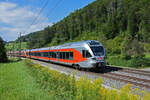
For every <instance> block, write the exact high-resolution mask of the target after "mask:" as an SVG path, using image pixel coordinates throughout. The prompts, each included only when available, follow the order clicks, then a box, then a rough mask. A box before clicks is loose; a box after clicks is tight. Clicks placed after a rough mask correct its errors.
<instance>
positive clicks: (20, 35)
mask: <svg viewBox="0 0 150 100" xmlns="http://www.w3.org/2000/svg"><path fill="white" fill-rule="evenodd" d="M19 39H20V40H19V58H20V59H21V32H20V33H19Z"/></svg>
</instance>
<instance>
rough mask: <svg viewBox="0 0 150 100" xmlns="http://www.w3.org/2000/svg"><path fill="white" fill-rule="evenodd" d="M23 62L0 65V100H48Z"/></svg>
mask: <svg viewBox="0 0 150 100" xmlns="http://www.w3.org/2000/svg"><path fill="white" fill-rule="evenodd" d="M50 98H51V97H50V94H49V93H48V92H47V91H43V90H42V89H40V88H39V87H38V84H37V83H36V80H35V78H34V77H33V76H32V71H30V70H29V69H28V67H27V66H26V65H25V64H24V62H23V61H20V62H15V61H12V62H10V63H0V100H48V99H50Z"/></svg>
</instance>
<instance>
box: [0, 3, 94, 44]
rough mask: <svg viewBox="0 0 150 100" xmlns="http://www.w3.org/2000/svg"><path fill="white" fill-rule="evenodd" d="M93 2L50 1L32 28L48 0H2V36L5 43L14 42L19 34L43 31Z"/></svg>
mask: <svg viewBox="0 0 150 100" xmlns="http://www.w3.org/2000/svg"><path fill="white" fill-rule="evenodd" d="M93 1H95V0H49V2H48V5H47V6H46V7H45V9H44V10H43V12H42V13H41V14H40V16H39V17H38V19H37V20H36V22H35V23H34V24H33V25H32V26H30V25H31V22H32V21H33V20H34V19H35V18H36V17H37V16H38V13H39V11H40V9H41V8H42V7H43V5H44V4H45V2H46V0H0V36H1V37H2V38H3V39H4V40H5V41H12V40H15V39H16V38H17V37H18V34H19V32H22V34H24V35H25V34H28V33H30V32H34V31H38V30H42V29H43V28H44V27H47V26H48V25H49V26H51V25H53V23H56V22H58V21H60V20H62V19H63V18H64V17H65V16H68V15H69V14H70V13H71V12H73V11H75V10H77V9H80V8H83V7H84V6H86V5H88V4H89V3H91V2H93ZM56 5H57V6H56ZM29 26H30V27H29Z"/></svg>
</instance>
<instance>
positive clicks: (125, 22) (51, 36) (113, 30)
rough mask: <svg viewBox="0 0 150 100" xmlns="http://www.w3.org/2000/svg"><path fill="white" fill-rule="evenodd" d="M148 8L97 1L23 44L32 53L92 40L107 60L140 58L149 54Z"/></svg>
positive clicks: (121, 0) (126, 1)
mask: <svg viewBox="0 0 150 100" xmlns="http://www.w3.org/2000/svg"><path fill="white" fill-rule="evenodd" d="M149 5H150V0H96V1H95V2H93V3H91V4H89V5H87V6H86V7H84V8H82V9H79V10H76V11H75V12H73V13H71V14H70V15H69V16H67V17H66V18H64V19H63V20H61V21H60V22H58V23H56V24H54V25H53V26H52V27H46V28H45V29H44V30H41V31H38V32H34V33H32V34H29V35H27V36H24V37H22V40H24V41H27V42H28V43H27V45H28V48H30V49H31V48H39V47H46V46H53V45H59V44H63V43H66V42H71V41H80V40H91V39H92V40H98V41H100V42H102V44H103V45H104V47H105V48H106V52H107V55H109V56H110V55H111V56H112V55H117V56H118V55H119V58H120V57H121V58H122V57H123V58H125V59H131V58H132V57H133V58H143V57H144V55H147V54H148V53H150V14H149V12H150V6H149ZM117 59H118V58H117Z"/></svg>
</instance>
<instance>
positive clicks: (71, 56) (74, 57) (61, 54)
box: [8, 40, 106, 69]
mask: <svg viewBox="0 0 150 100" xmlns="http://www.w3.org/2000/svg"><path fill="white" fill-rule="evenodd" d="M8 55H11V56H16V57H19V56H20V57H25V58H31V59H36V60H42V61H48V62H52V63H58V64H63V65H69V66H72V67H74V68H76V69H82V68H83V69H96V68H98V69H100V68H103V67H105V66H106V61H105V48H104V46H103V45H102V44H101V43H100V42H99V41H96V40H83V41H79V42H71V43H65V44H62V45H58V46H53V47H47V48H37V49H31V50H23V51H15V52H13V53H12V52H10V53H8Z"/></svg>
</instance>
